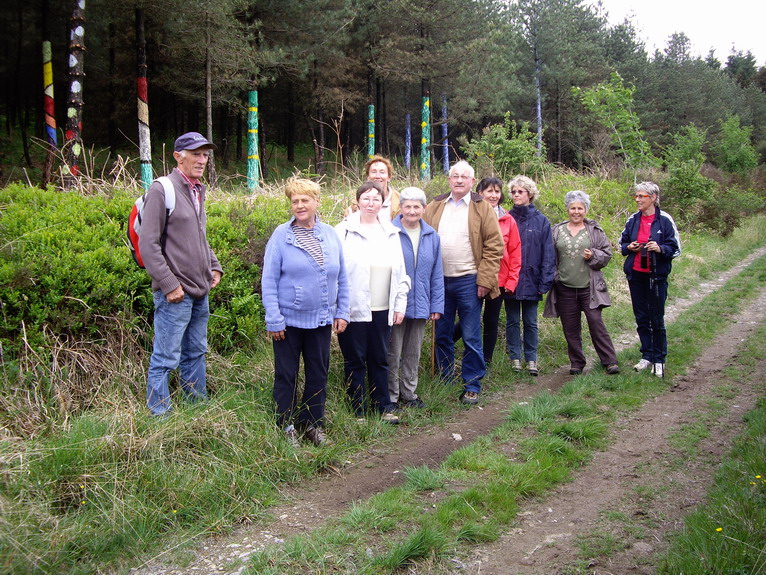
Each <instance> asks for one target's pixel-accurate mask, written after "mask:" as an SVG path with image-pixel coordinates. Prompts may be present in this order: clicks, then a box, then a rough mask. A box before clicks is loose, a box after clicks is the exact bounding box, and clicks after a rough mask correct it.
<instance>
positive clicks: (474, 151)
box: [460, 113, 545, 179]
mask: <svg viewBox="0 0 766 575" xmlns="http://www.w3.org/2000/svg"><path fill="white" fill-rule="evenodd" d="M460 143H461V147H462V149H463V151H464V152H465V153H466V156H467V159H468V161H469V162H470V163H471V165H473V167H474V169H475V170H476V174H477V177H478V178H481V177H485V176H490V175H493V176H498V177H500V178H503V179H508V178H510V177H511V176H512V175H513V174H519V173H522V174H538V173H540V172H541V171H542V169H543V166H544V161H543V159H542V158H544V157H545V154H544V153H543V154H541V155H540V156H538V154H537V147H536V145H535V135H534V134H533V133H532V132H531V131H530V130H529V123H528V122H522V123H521V125H520V126H518V127H517V126H516V123H515V122H514V121H513V120H512V119H511V115H510V114H509V113H506V114H505V119H504V121H503V123H502V124H492V125H490V126H487V127H486V128H484V130H483V131H482V134H481V137H480V138H478V139H475V140H470V141H469V140H467V139H465V138H464V139H462V140H461V142H460Z"/></svg>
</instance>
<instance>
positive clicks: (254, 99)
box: [247, 90, 261, 192]
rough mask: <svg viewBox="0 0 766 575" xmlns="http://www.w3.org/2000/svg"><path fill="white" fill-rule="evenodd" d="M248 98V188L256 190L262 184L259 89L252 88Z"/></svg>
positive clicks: (252, 190)
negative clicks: (259, 139) (259, 151)
mask: <svg viewBox="0 0 766 575" xmlns="http://www.w3.org/2000/svg"><path fill="white" fill-rule="evenodd" d="M247 98H248V102H247V189H248V190H250V192H254V191H255V190H257V189H258V188H259V187H260V185H261V184H260V179H261V176H260V170H259V168H260V164H259V157H258V90H250V91H249V92H248V95H247Z"/></svg>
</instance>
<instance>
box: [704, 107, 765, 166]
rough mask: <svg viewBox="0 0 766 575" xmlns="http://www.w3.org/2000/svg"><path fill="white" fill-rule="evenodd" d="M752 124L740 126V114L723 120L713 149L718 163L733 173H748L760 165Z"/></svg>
mask: <svg viewBox="0 0 766 575" xmlns="http://www.w3.org/2000/svg"><path fill="white" fill-rule="evenodd" d="M752 134H753V128H752V126H740V125H739V116H729V117H728V118H727V119H726V120H724V121H723V122H721V132H720V134H719V136H718V142H717V143H716V145H715V147H714V148H713V151H714V153H715V155H716V157H717V159H718V165H719V166H720V167H721V168H723V169H724V170H726V171H727V172H731V173H732V174H737V175H740V176H745V175H747V174H748V173H749V172H750V171H752V170H754V169H755V167H756V166H757V165H758V153H757V152H756V150H755V147H754V146H753V144H752Z"/></svg>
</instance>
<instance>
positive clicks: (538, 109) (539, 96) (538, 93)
mask: <svg viewBox="0 0 766 575" xmlns="http://www.w3.org/2000/svg"><path fill="white" fill-rule="evenodd" d="M533 54H534V59H535V99H536V101H535V116H536V119H537V152H536V155H537V157H540V155H541V154H542V153H543V88H542V83H541V81H540V76H542V73H543V69H542V68H543V64H542V62H541V60H540V52H539V51H538V49H537V44H535V46H534V47H533Z"/></svg>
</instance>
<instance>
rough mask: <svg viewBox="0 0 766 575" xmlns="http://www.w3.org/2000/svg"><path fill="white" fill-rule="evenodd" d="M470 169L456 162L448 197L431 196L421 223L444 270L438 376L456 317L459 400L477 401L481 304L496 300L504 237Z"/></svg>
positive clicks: (451, 357)
mask: <svg viewBox="0 0 766 575" xmlns="http://www.w3.org/2000/svg"><path fill="white" fill-rule="evenodd" d="M474 181H475V179H474V170H473V167H471V165H470V164H468V162H465V161H460V162H457V163H456V164H454V165H453V166H452V167H451V168H450V172H449V184H450V193H449V194H443V195H441V196H437V197H436V198H434V199H433V200H432V201H431V202H430V203H429V204H428V206H427V207H426V213H425V216H424V218H423V219H425V221H426V222H427V223H428V224H429V225H431V226H432V227H433V228H434V229H436V230H437V232H438V233H439V238H440V240H441V248H442V262H443V267H444V315H442V317H441V319H439V321H437V322H436V362H437V364H438V366H439V370H440V372H441V375H442V377H443V378H445V379H447V380H449V379H451V378H452V377H453V376H454V369H455V344H454V341H453V332H454V328H455V316H456V315H457V316H458V317H459V318H460V325H461V329H462V338H463V343H464V351H463V361H462V370H461V376H462V379H463V393H462V394H461V396H460V400H461V401H462V402H463V403H466V404H469V405H473V404H476V403H478V402H479V394H480V393H481V380H482V378H483V377H484V374H485V373H486V365H485V364H484V351H483V349H482V336H481V307H482V306H481V303H482V302H481V300H482V298H484V297H493V298H494V297H498V296H499V293H500V291H499V289H498V285H497V274H498V272H499V271H500V260H501V259H502V257H503V236H502V233H501V232H500V226H499V225H498V223H497V216H496V215H495V213H494V212H493V211H492V206H491V205H490V204H489V203H488V202H486V201H484V199H483V198H482V197H481V196H480V195H478V194H475V193H472V190H473V185H474Z"/></svg>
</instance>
